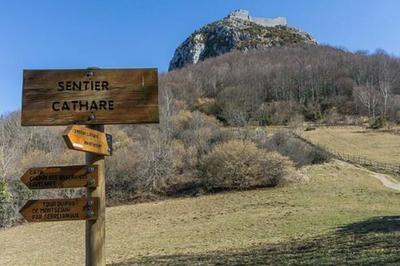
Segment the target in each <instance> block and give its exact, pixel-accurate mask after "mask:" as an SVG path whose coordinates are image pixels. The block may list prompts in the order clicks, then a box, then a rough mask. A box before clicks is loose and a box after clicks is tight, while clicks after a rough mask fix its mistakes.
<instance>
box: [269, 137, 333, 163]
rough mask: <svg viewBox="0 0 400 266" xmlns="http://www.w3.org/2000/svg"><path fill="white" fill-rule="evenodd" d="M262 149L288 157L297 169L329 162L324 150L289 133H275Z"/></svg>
mask: <svg viewBox="0 0 400 266" xmlns="http://www.w3.org/2000/svg"><path fill="white" fill-rule="evenodd" d="M264 147H266V148H268V149H269V150H273V151H277V152H279V153H280V154H282V155H284V156H287V157H289V158H290V159H291V160H292V161H294V162H295V163H296V165H297V166H298V167H300V166H303V165H309V164H319V163H323V162H325V161H327V160H329V155H328V154H327V153H326V152H325V151H324V150H322V149H319V148H317V147H314V146H311V145H310V144H308V143H305V142H304V141H302V140H300V139H298V138H296V137H294V136H293V135H292V134H290V133H289V132H284V131H280V132H277V133H275V134H274V135H273V136H272V137H271V138H270V140H269V141H268V142H267V143H266V145H265V146H264Z"/></svg>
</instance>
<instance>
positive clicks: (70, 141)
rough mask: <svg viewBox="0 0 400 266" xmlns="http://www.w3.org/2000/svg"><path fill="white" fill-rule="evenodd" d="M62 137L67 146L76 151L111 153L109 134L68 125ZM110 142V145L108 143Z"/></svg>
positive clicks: (99, 153) (100, 153)
mask: <svg viewBox="0 0 400 266" xmlns="http://www.w3.org/2000/svg"><path fill="white" fill-rule="evenodd" d="M63 138H64V140H65V142H66V143H67V146H68V148H70V149H72V150H77V151H84V152H90V153H95V154H98V155H111V151H112V148H111V135H107V134H105V133H103V132H100V131H97V130H94V129H90V128H87V127H84V126H77V125H73V126H69V127H67V129H66V130H65V132H64V135H63ZM109 143H110V145H109Z"/></svg>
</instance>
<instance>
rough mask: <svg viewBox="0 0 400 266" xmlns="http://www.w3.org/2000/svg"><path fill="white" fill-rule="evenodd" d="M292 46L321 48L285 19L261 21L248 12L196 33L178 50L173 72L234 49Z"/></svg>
mask: <svg viewBox="0 0 400 266" xmlns="http://www.w3.org/2000/svg"><path fill="white" fill-rule="evenodd" d="M291 44H317V42H316V41H315V40H314V38H313V37H312V36H311V35H310V34H308V33H306V32H304V31H301V30H299V29H296V28H293V27H289V26H288V25H287V21H286V19H285V18H283V17H278V18H272V19H270V18H257V17H252V16H250V14H249V12H248V11H246V10H236V11H233V12H231V13H230V14H229V15H228V16H227V17H225V18H224V19H222V20H219V21H216V22H213V23H211V24H208V25H206V26H204V27H202V28H200V29H199V30H196V31H195V32H193V33H192V34H191V35H190V36H189V38H187V39H186V40H185V41H184V42H183V43H182V44H181V45H180V46H179V47H178V48H177V49H176V50H175V54H174V57H173V58H172V59H171V62H170V65H169V70H174V69H177V68H181V67H184V66H186V65H189V64H196V63H197V62H199V61H202V60H204V59H206V58H209V57H215V56H218V55H222V54H224V53H227V52H229V51H232V50H234V49H236V50H242V51H246V50H249V49H255V48H261V47H271V46H284V45H291Z"/></svg>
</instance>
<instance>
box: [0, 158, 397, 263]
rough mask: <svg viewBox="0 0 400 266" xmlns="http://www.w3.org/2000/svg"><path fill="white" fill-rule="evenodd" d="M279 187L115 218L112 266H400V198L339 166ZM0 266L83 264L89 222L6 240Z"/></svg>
mask: <svg viewBox="0 0 400 266" xmlns="http://www.w3.org/2000/svg"><path fill="white" fill-rule="evenodd" d="M303 172H304V174H305V175H306V176H308V178H309V180H308V181H306V182H304V183H298V184H291V185H287V186H283V187H278V188H267V189H260V190H253V191H243V192H229V193H221V194H215V195H207V196H201V197H198V198H182V199H170V200H165V201H160V202H151V203H142V204H136V205H126V206H118V207H111V208H108V209H107V235H106V242H107V247H106V251H107V263H108V264H110V265H142V264H153V265H203V264H205V265H208V264H212V265H215V264H219V265H225V264H236V265H242V264H278V265H279V264H308V265H310V264H318V265H320V264H324V263H326V264H333V265H334V264H336V265H338V264H344V263H348V264H351V263H352V264H370V265H376V264H377V263H378V264H384V263H394V262H398V261H400V245H399V244H398V243H399V241H400V216H399V211H400V192H398V191H395V190H390V189H387V188H385V187H384V186H382V184H381V183H380V182H379V181H378V180H377V179H375V178H374V177H372V176H371V174H370V173H369V172H367V171H366V170H364V169H362V168H356V167H354V166H352V165H349V164H347V163H343V162H339V161H333V162H331V163H327V164H324V165H317V166H312V167H307V168H304V169H303ZM0 243H1V257H0V264H1V265H82V264H83V261H84V223H83V222H58V223H39V224H25V225H22V226H17V227H14V228H11V229H7V230H2V231H0Z"/></svg>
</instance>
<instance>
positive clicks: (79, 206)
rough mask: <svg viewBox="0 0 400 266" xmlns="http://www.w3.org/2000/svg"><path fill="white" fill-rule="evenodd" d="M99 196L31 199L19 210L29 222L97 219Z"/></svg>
mask: <svg viewBox="0 0 400 266" xmlns="http://www.w3.org/2000/svg"><path fill="white" fill-rule="evenodd" d="M97 210H98V198H91V199H89V200H88V199H86V198H79V199H46V200H30V201H28V202H27V203H26V204H25V205H24V207H22V208H21V210H20V211H19V212H20V213H21V214H22V216H23V217H24V218H25V219H26V220H27V221H29V222H52V221H70V220H95V219H97Z"/></svg>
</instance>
